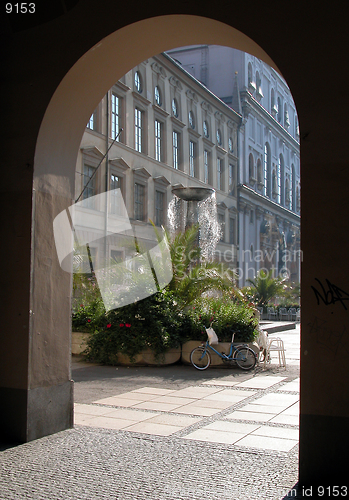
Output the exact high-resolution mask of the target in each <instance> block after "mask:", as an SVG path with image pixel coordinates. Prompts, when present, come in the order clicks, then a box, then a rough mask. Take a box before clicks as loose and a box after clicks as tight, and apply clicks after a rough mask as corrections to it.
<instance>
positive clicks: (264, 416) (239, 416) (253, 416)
mask: <svg viewBox="0 0 349 500" xmlns="http://www.w3.org/2000/svg"><path fill="white" fill-rule="evenodd" d="M224 418H229V419H230V420H250V421H252V422H268V421H269V420H271V419H272V418H273V414H272V413H253V412H250V411H249V412H247V411H242V410H235V411H233V412H232V413H228V415H224Z"/></svg>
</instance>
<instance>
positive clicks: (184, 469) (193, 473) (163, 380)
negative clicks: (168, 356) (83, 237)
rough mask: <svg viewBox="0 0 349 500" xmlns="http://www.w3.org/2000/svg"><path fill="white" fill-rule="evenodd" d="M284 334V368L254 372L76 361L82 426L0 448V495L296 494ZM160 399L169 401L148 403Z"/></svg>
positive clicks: (120, 498)
mask: <svg viewBox="0 0 349 500" xmlns="http://www.w3.org/2000/svg"><path fill="white" fill-rule="evenodd" d="M287 335H289V337H287ZM280 336H281V335H280ZM282 337H283V338H284V339H285V344H286V349H287V342H289V344H290V345H291V344H292V346H293V348H294V353H296V355H295V359H294V360H293V361H294V362H293V361H292V359H291V360H290V361H291V362H290V365H289V366H288V368H287V370H281V369H280V368H278V367H277V365H276V364H275V365H274V364H272V366H271V367H269V368H268V369H267V370H265V371H263V370H261V369H260V368H258V369H257V370H256V371H255V372H254V373H253V374H250V373H244V372H241V371H240V370H235V369H231V370H222V369H221V370H213V369H211V370H207V371H206V372H204V373H205V374H204V373H199V372H197V371H196V370H194V369H193V368H191V367H180V366H177V367H172V368H171V369H166V370H162V369H157V370H156V369H150V370H147V369H145V368H144V369H141V368H138V369H137V373H136V372H135V370H136V369H133V368H130V369H127V368H122V369H121V368H120V369H118V370H116V369H115V368H113V367H96V366H89V367H86V366H85V365H84V364H81V365H80V367H79V368H77V369H76V370H74V371H73V374H74V379H75V389H76V390H75V393H76V397H75V400H76V403H77V411H76V421H79V422H80V424H81V423H82V424H83V425H75V428H74V429H71V430H66V431H63V432H60V433H58V434H55V435H53V436H47V437H44V438H42V439H38V440H36V441H33V442H30V443H26V444H23V445H20V446H16V447H13V448H8V449H4V450H3V451H2V452H1V453H0V499H1V500H14V499H16V500H19V499H20V500H22V499H31V500H51V499H52V500H63V499H64V500H70V499H71V500H80V499H81V500H85V499H86V500H87V499H88V500H99V499H108V500H131V499H132V500H172V499H173V500H189V499H190V500H196V499H202V498H205V499H207V500H216V499H217V500H225V499H227V500H228V499H229V500H256V499H263V500H264V499H265V500H281V499H283V498H285V499H287V498H300V497H298V496H296V493H295V492H296V489H295V488H296V487H295V484H296V482H297V478H298V444H297V438H296V433H297V429H298V426H297V423H298V422H297V421H295V418H298V417H297V416H296V414H295V413H296V412H295V410H296V405H297V402H296V400H297V399H298V392H297V386H298V377H299V371H298V370H299V366H298V365H297V359H296V358H297V348H296V342H295V340H296V339H297V334H296V332H295V331H293V332H292V333H291V334H287V332H285V333H283V335H282ZM287 338H288V339H289V340H288V341H287ZM298 339H299V335H298ZM298 353H299V349H298ZM292 356H293V354H292ZM298 363H299V361H298ZM127 374H128V375H127ZM131 374H132V375H131ZM135 375H136V377H135ZM237 386H239V387H237ZM154 388H155V389H156V390H155V391H154ZM101 389H103V390H101ZM159 391H160V392H163V391H165V392H163V394H160V393H159ZM183 391H184V392H183ZM193 391H194V393H193ZM227 391H228V392H227ZM234 391H235V392H234ZM195 392H196V394H195ZM125 394H131V399H129V400H127V398H125ZM191 396H195V397H191ZM228 396H229V397H230V398H232V399H230V400H229V398H228ZM115 397H116V400H113V398H115ZM135 397H136V398H137V399H134V398H135ZM140 397H141V399H140ZM163 397H165V398H166V397H167V400H166V401H168V402H162V404H164V405H165V406H162V407H161V406H157V409H154V403H155V404H156V405H159V404H160V403H161V401H160V403H159V401H158V399H159V398H160V399H161V398H163ZM185 397H187V398H188V401H184V399H185ZM132 398H133V399H132ZM144 398H145V399H144ZM176 398H180V399H181V404H179V403H178V400H177V401H176ZM227 398H228V400H227ZM235 398H237V399H235ZM192 399H193V400H194V401H193V402H192V401H191V400H192ZM156 400H157V401H156ZM122 401H124V403H122ZM125 401H126V403H125ZM120 402H121V404H120ZM198 402H199V404H204V406H198V405H197V403H198ZM202 402H203V403H202ZM184 403H185V404H184ZM125 405H126V406H125ZM139 405H141V406H139ZM166 405H167V406H166ZM171 405H174V406H175V407H174V408H171ZM186 406H189V410H190V408H191V410H190V411H188V409H185V407H186ZM159 408H162V409H159ZM183 408H184V411H183ZM197 408H201V409H202V408H204V409H205V408H206V409H207V408H211V410H212V409H213V410H214V411H213V412H212V411H211V412H208V413H210V414H205V413H206V412H205V411H204V412H203V414H200V411H199V412H198V410H197ZM79 409H80V412H79ZM86 412H87V413H86ZM88 412H90V413H88ZM91 412H92V413H91ZM120 412H121V413H120ZM198 413H199V414H198ZM141 414H142V416H141V418H140V419H138V420H137V421H136V419H135V415H136V416H137V418H138V417H139V416H140V415H141ZM263 415H264V416H263ZM280 416H281V417H283V418H281V419H280ZM130 417H131V419H130ZM79 418H80V419H82V420H79ZM84 418H86V420H85V421H84ZM105 418H106V420H103V419H105ZM289 418H290V419H289ZM176 419H177V420H176ZM176 421H177V425H176V424H174V422H176ZM115 422H116V423H115ZM120 422H121V423H120ZM149 423H150V424H151V425H150V427H149ZM145 424H147V425H145ZM120 426H121V427H120ZM108 427H112V428H108ZM164 429H166V430H167V433H166V432H164ZM160 434H162V435H160ZM229 436H230V437H229ZM244 440H245V441H244ZM239 441H240V443H239ZM268 442H269V443H272V445H270V447H269V449H267V448H266V446H263V443H264V444H266V445H267V443H268ZM261 443H262V444H261ZM275 443H276V444H277V443H281V444H282V446H281V448H279V449H278V446H276V444H275ZM280 450H282V451H280Z"/></svg>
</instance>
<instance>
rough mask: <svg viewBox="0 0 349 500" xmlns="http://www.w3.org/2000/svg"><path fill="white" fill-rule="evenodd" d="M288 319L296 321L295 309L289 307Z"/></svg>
mask: <svg viewBox="0 0 349 500" xmlns="http://www.w3.org/2000/svg"><path fill="white" fill-rule="evenodd" d="M288 319H289V320H290V321H296V320H297V311H296V308H295V307H290V308H289V310H288Z"/></svg>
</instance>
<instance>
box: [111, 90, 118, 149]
mask: <svg viewBox="0 0 349 500" xmlns="http://www.w3.org/2000/svg"><path fill="white" fill-rule="evenodd" d="M119 132H120V99H119V97H118V96H117V95H115V94H112V95H111V137H112V139H115V137H116V136H117V135H118V133H119ZM119 140H120V137H118V138H117V141H118V142H119Z"/></svg>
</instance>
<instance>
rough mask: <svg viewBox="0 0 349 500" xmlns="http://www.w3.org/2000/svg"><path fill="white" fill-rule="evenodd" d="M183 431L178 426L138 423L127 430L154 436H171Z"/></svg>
mask: <svg viewBox="0 0 349 500" xmlns="http://www.w3.org/2000/svg"><path fill="white" fill-rule="evenodd" d="M181 429H182V427H181V426H178V425H170V424H159V423H154V422H138V423H137V424H133V425H130V426H129V427H128V428H127V429H126V430H127V431H133V432H141V433H145V434H154V435H156V436H170V435H171V434H173V433H174V432H177V431H180V430H181Z"/></svg>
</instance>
